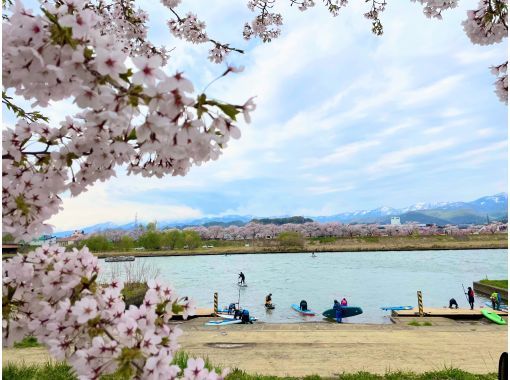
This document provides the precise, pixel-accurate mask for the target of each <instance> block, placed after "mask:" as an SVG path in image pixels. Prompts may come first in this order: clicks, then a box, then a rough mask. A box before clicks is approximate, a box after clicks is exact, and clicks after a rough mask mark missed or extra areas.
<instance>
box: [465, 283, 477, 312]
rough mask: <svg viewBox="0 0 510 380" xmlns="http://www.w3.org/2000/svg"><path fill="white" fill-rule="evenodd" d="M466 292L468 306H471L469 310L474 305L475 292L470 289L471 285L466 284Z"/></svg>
mask: <svg viewBox="0 0 510 380" xmlns="http://www.w3.org/2000/svg"><path fill="white" fill-rule="evenodd" d="M466 294H467V296H468V302H469V306H470V307H471V310H473V308H474V307H475V292H474V291H473V289H471V286H468V291H467V293H466Z"/></svg>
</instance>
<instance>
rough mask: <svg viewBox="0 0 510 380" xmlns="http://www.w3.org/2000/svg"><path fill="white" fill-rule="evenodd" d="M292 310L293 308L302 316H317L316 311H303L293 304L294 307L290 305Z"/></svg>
mask: <svg viewBox="0 0 510 380" xmlns="http://www.w3.org/2000/svg"><path fill="white" fill-rule="evenodd" d="M290 307H291V308H293V309H294V310H296V311H297V312H298V313H301V314H304V315H315V314H317V313H316V312H315V311H312V310H308V309H307V310H301V309H300V308H299V305H297V304H295V303H293V304H292V305H290Z"/></svg>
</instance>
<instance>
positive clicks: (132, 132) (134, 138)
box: [127, 128, 136, 140]
mask: <svg viewBox="0 0 510 380" xmlns="http://www.w3.org/2000/svg"><path fill="white" fill-rule="evenodd" d="M127 139H128V140H136V129H134V128H133V129H132V130H131V132H129V135H128V137H127Z"/></svg>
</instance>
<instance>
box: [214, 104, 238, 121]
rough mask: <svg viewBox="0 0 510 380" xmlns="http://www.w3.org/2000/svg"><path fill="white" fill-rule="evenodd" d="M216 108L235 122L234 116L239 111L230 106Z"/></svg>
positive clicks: (221, 105) (223, 105)
mask: <svg viewBox="0 0 510 380" xmlns="http://www.w3.org/2000/svg"><path fill="white" fill-rule="evenodd" d="M218 108H219V109H221V110H222V111H223V113H224V114H225V115H227V116H228V117H230V118H231V119H232V120H234V121H236V115H237V114H238V113H239V111H238V110H237V108H236V107H234V106H233V105H232V104H218Z"/></svg>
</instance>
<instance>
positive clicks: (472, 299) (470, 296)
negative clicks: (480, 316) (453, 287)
mask: <svg viewBox="0 0 510 380" xmlns="http://www.w3.org/2000/svg"><path fill="white" fill-rule="evenodd" d="M464 294H465V295H466V296H467V299H468V302H469V307H471V310H473V309H474V307H475V292H474V291H473V289H471V286H468V291H467V293H464ZM448 307H449V308H450V309H453V308H455V309H458V308H459V304H458V303H457V301H456V300H455V298H451V299H450V305H449V306H448Z"/></svg>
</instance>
